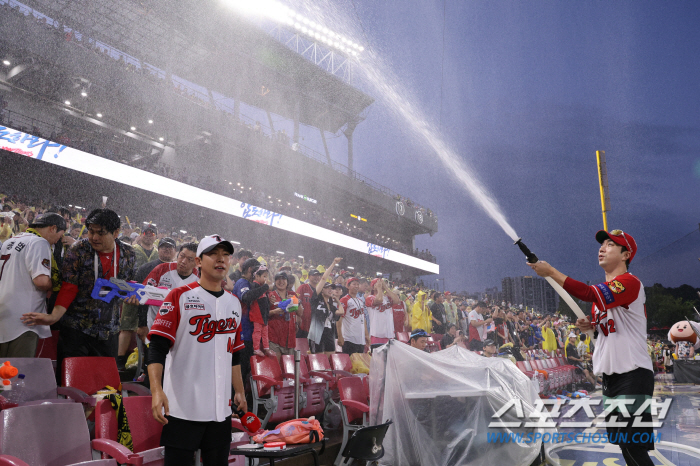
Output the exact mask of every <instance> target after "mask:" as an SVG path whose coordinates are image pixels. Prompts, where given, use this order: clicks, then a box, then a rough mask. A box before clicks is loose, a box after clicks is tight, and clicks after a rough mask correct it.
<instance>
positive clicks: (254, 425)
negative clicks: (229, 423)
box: [236, 410, 262, 434]
mask: <svg viewBox="0 0 700 466" xmlns="http://www.w3.org/2000/svg"><path fill="white" fill-rule="evenodd" d="M236 414H237V415H238V418H239V419H240V420H241V425H242V426H243V427H244V428H245V429H246V430H247V431H248V432H249V433H251V434H254V433H256V432H257V431H259V430H260V428H261V427H262V422H260V418H259V417H258V416H256V415H255V414H253V413H251V412H247V413H244V412H243V411H241V410H236Z"/></svg>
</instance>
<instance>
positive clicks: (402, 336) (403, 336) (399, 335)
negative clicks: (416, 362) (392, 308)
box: [396, 332, 410, 344]
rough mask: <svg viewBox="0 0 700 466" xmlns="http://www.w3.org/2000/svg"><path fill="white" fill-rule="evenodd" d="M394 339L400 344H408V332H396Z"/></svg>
mask: <svg viewBox="0 0 700 466" xmlns="http://www.w3.org/2000/svg"><path fill="white" fill-rule="evenodd" d="M396 339H397V340H399V341H400V342H401V343H406V344H408V343H409V340H410V334H409V333H408V332H396Z"/></svg>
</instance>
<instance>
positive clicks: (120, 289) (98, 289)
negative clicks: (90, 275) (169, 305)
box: [91, 277, 170, 306]
mask: <svg viewBox="0 0 700 466" xmlns="http://www.w3.org/2000/svg"><path fill="white" fill-rule="evenodd" d="M169 292H170V290H169V289H167V288H164V287H160V286H150V285H142V284H141V283H136V282H127V281H126V280H120V279H118V278H114V277H112V278H110V279H109V280H107V279H104V278H98V279H97V280H95V287H94V288H93V289H92V294H91V296H92V299H99V300H100V301H104V302H106V303H109V302H111V301H112V299H114V298H115V297H116V298H119V299H129V298H131V297H132V296H136V297H137V298H138V300H139V304H145V305H149V306H160V305H161V304H163V301H165V297H166V296H168V293H169Z"/></svg>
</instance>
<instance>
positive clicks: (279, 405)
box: [250, 356, 294, 428]
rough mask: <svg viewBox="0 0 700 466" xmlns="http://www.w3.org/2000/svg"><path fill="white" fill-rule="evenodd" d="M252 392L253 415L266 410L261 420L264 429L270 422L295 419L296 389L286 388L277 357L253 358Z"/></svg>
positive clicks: (275, 422) (251, 360)
mask: <svg viewBox="0 0 700 466" xmlns="http://www.w3.org/2000/svg"><path fill="white" fill-rule="evenodd" d="M250 371H251V374H252V375H251V376H250V378H251V382H250V386H251V390H252V392H253V414H255V415H256V416H257V415H258V409H259V408H260V407H263V408H265V417H264V418H261V422H262V427H263V428H265V426H266V425H267V423H268V422H272V423H274V424H277V423H279V422H282V421H288V420H289V419H293V418H294V387H293V386H290V385H287V386H285V384H284V380H283V379H282V371H281V369H280V365H279V363H278V362H277V358H276V357H275V356H266V357H260V356H251V358H250Z"/></svg>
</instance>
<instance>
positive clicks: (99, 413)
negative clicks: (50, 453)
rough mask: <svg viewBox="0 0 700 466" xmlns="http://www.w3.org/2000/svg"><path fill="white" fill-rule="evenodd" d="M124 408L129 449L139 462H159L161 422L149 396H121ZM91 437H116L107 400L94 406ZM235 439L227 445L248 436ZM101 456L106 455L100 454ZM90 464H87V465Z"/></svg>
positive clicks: (154, 465)
mask: <svg viewBox="0 0 700 466" xmlns="http://www.w3.org/2000/svg"><path fill="white" fill-rule="evenodd" d="M123 403H124V409H125V410H126V416H127V419H128V420H129V429H130V431H131V439H132V443H133V444H132V446H133V452H134V453H135V454H137V455H138V456H139V457H140V458H142V461H143V463H142V464H143V465H148V466H160V465H162V464H163V447H161V446H160V434H161V431H162V430H163V426H162V425H161V424H160V423H159V422H158V421H156V420H155V419H154V418H153V413H152V411H151V397H150V396H131V397H128V398H123ZM95 413H96V415H95V438H98V439H109V440H113V441H115V442H116V441H117V416H116V413H115V412H114V410H113V409H112V405H111V403H110V402H109V400H101V401H99V402H98V403H97V406H96V407H95ZM234 435H236V436H237V441H235V442H233V441H232V442H231V448H233V447H236V446H239V445H243V444H246V443H248V442H249V441H250V437H249V436H248V434H245V433H242V432H241V433H236V434H234ZM102 456H103V458H107V457H108V455H105V454H103V455H102ZM244 461H245V457H243V456H230V457H229V461H228V464H234V465H243V464H244ZM89 466H91V465H89Z"/></svg>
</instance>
